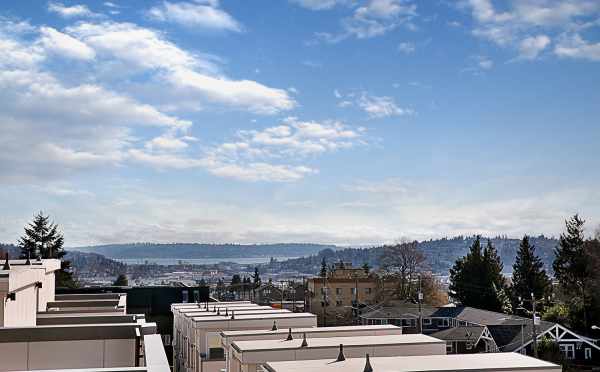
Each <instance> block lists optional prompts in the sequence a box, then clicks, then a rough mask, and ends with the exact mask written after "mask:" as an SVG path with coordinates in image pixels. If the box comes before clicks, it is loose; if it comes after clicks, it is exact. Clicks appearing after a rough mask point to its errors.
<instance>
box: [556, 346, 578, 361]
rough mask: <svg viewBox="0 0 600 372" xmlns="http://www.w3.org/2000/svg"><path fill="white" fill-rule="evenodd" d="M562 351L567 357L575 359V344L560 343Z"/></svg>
mask: <svg viewBox="0 0 600 372" xmlns="http://www.w3.org/2000/svg"><path fill="white" fill-rule="evenodd" d="M559 349H560V352H561V353H562V354H563V355H564V357H565V359H575V345H573V344H563V345H559Z"/></svg>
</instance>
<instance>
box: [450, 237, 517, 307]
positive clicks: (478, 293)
mask: <svg viewBox="0 0 600 372" xmlns="http://www.w3.org/2000/svg"><path fill="white" fill-rule="evenodd" d="M450 281H451V284H450V291H452V292H454V294H453V296H454V297H455V298H456V299H458V300H459V301H460V302H461V303H462V304H463V305H464V306H473V307H477V308H480V309H486V310H492V311H501V310H502V305H503V303H502V301H501V298H499V297H500V294H501V290H504V289H505V281H504V277H503V276H502V262H501V261H500V258H499V257H498V254H497V253H496V250H495V249H494V247H493V246H492V243H491V242H490V241H489V240H488V244H487V246H486V248H485V249H484V250H482V249H481V237H480V236H477V237H476V238H475V240H474V241H473V244H472V245H471V247H470V249H469V253H468V254H467V255H466V256H464V257H462V258H460V259H458V260H457V261H456V263H455V264H454V266H453V267H452V268H451V269H450Z"/></svg>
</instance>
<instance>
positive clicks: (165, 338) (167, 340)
mask: <svg viewBox="0 0 600 372" xmlns="http://www.w3.org/2000/svg"><path fill="white" fill-rule="evenodd" d="M161 337H162V341H163V345H165V346H169V345H171V335H161Z"/></svg>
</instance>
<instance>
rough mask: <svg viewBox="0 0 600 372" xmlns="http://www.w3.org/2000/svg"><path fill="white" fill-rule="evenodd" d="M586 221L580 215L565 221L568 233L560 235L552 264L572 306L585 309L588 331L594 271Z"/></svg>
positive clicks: (585, 327)
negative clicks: (590, 259)
mask: <svg viewBox="0 0 600 372" xmlns="http://www.w3.org/2000/svg"><path fill="white" fill-rule="evenodd" d="M584 224H585V221H584V220H582V219H581V218H579V215H577V214H576V215H575V216H573V217H571V218H570V219H569V220H567V221H565V225H566V228H567V231H566V233H563V234H561V235H560V239H559V241H558V247H556V249H555V250H554V254H555V258H554V262H553V263H552V268H553V269H554V276H555V277H556V279H558V281H559V283H560V286H561V289H562V290H563V292H564V293H568V294H569V296H570V297H571V299H572V301H571V304H572V305H573V306H576V305H577V303H578V302H579V303H580V304H581V307H582V308H583V327H584V329H585V331H587V328H588V327H587V315H588V314H587V312H588V306H587V305H588V301H587V300H588V297H589V293H588V291H589V290H590V288H589V287H590V284H591V283H590V281H591V280H592V272H591V271H592V270H591V266H590V262H589V260H588V256H587V254H586V252H585V245H584V235H583V225H584Z"/></svg>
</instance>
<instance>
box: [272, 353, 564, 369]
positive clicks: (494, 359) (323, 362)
mask: <svg viewBox="0 0 600 372" xmlns="http://www.w3.org/2000/svg"><path fill="white" fill-rule="evenodd" d="M370 363H371V366H372V367H373V371H377V372H425V371H437V372H442V371H443V372H446V371H448V372H450V371H516V370H524V371H526V370H529V371H531V370H540V371H557V372H560V371H562V368H561V367H560V366H558V365H556V364H553V363H549V362H546V361H543V360H539V359H535V358H532V357H528V356H525V355H522V354H518V353H481V354H451V355H425V356H405V357H376V358H370ZM364 367H365V358H348V359H346V360H344V361H341V362H332V360H331V359H319V360H301V361H287V362H267V363H266V368H267V370H268V371H270V372H311V371H318V372H334V371H344V372H362V371H363V370H364Z"/></svg>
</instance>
